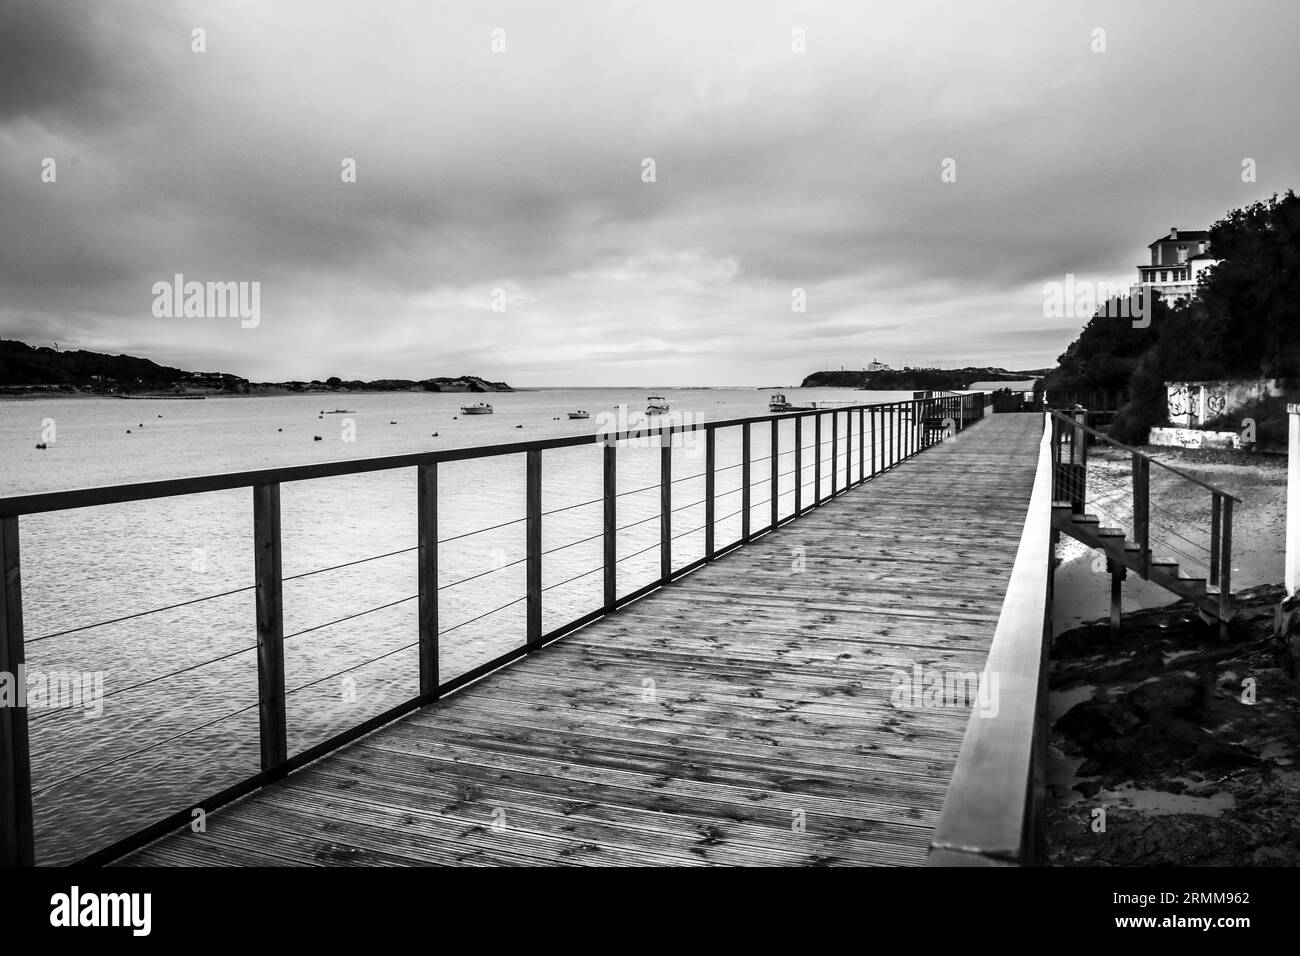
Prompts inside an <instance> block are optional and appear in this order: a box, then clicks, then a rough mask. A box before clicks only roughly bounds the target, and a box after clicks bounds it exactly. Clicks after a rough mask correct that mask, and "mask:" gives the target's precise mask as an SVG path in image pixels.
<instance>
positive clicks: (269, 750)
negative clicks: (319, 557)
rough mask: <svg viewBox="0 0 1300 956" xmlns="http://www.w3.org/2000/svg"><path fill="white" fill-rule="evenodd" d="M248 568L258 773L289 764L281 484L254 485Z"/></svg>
mask: <svg viewBox="0 0 1300 956" xmlns="http://www.w3.org/2000/svg"><path fill="white" fill-rule="evenodd" d="M253 566H254V572H255V574H256V594H257V701H258V703H257V714H258V725H259V727H260V730H261V748H262V770H264V771H271V772H281V773H282V772H283V768H284V765H285V762H286V761H287V760H288V759H289V741H288V726H287V722H286V718H285V706H284V594H283V579H284V574H283V570H282V564H281V560H280V485H279V484H278V483H275V482H272V483H270V484H263V485H254V486H253Z"/></svg>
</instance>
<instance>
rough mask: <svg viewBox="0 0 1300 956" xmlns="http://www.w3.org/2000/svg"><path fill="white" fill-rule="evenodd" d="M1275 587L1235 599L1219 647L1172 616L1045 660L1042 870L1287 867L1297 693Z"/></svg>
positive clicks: (1102, 633) (1299, 850)
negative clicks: (1046, 866)
mask: <svg viewBox="0 0 1300 956" xmlns="http://www.w3.org/2000/svg"><path fill="white" fill-rule="evenodd" d="M1282 594H1283V592H1282V588H1281V587H1278V586H1264V587H1255V588H1251V589H1249V590H1246V591H1242V592H1239V593H1238V595H1237V617H1236V619H1235V620H1234V621H1233V623H1232V627H1231V640H1230V641H1229V642H1228V643H1226V644H1224V643H1220V642H1219V641H1218V638H1217V629H1216V628H1213V627H1210V626H1207V625H1206V624H1204V623H1202V622H1201V620H1200V619H1199V618H1198V617H1197V615H1196V613H1195V611H1194V610H1193V609H1192V608H1191V606H1190V605H1189V604H1187V603H1185V602H1179V603H1177V604H1174V605H1169V606H1166V607H1161V608H1154V609H1149V610H1142V611H1134V612H1130V613H1126V614H1125V618H1124V623H1123V633H1122V634H1121V635H1120V636H1119V637H1118V639H1116V640H1115V641H1114V642H1112V641H1111V639H1110V634H1109V629H1108V625H1107V622H1106V621H1104V620H1103V621H1098V622H1095V623H1090V624H1086V625H1084V626H1082V627H1077V628H1075V629H1073V630H1070V631H1068V632H1066V633H1064V634H1061V635H1060V636H1059V637H1057V638H1056V640H1055V642H1054V644H1053V648H1052V666H1051V677H1050V688H1051V721H1052V724H1051V761H1050V764H1051V766H1050V773H1049V782H1048V797H1047V840H1048V858H1049V861H1050V862H1051V864H1052V865H1055V866H1194V865H1201V866H1258V865H1269V866H1294V865H1298V864H1300V768H1298V767H1297V764H1296V756H1297V755H1296V751H1297V748H1300V683H1297V675H1296V666H1295V659H1294V657H1293V656H1292V655H1291V654H1290V653H1289V652H1288V650H1287V648H1286V647H1285V646H1284V644H1283V643H1282V642H1281V641H1279V640H1278V639H1277V638H1275V637H1274V634H1273V619H1274V613H1275V609H1276V608H1277V606H1278V604H1279V602H1280V601H1281V599H1282Z"/></svg>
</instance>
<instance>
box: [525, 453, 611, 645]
mask: <svg viewBox="0 0 1300 956" xmlns="http://www.w3.org/2000/svg"><path fill="white" fill-rule="evenodd" d="M605 451H606V453H608V452H609V451H610V448H609V446H608V445H607V446H605ZM524 460H525V469H526V470H525V474H524V486H525V490H524V500H525V504H524V508H525V511H524V515H525V519H524V528H525V530H524V539H525V555H526V557H525V564H524V568H525V575H524V579H525V584H524V595H525V602H526V605H527V631H526V633H527V641H528V647H529V648H530V649H536V647H537V646H538V645H539V644H540V643H541V641H542V452H541V449H540V448H537V449H533V450H532V451H529V452H526V453H525V458H524ZM608 493H609V492H608V489H606V494H608ZM605 508H606V524H607V525H608V520H609V519H608V514H609V508H610V505H609V503H608V502H606V504H605ZM606 549H607V553H608V545H606ZM606 574H608V570H607V571H606Z"/></svg>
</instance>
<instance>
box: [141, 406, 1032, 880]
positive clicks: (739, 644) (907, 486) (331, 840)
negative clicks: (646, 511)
mask: <svg viewBox="0 0 1300 956" xmlns="http://www.w3.org/2000/svg"><path fill="white" fill-rule="evenodd" d="M1041 433H1042V416H1041V415H1037V414H1032V415H1031V414H1024V415H1017V414H1007V415H995V416H992V417H990V418H988V419H986V420H984V421H982V422H980V423H979V424H977V425H975V426H974V427H973V428H971V429H970V430H968V431H966V432H964V433H962V434H961V435H960V436H958V438H957V439H956V440H953V441H950V442H947V443H945V444H943V445H940V446H937V447H935V448H932V449H930V450H928V451H926V452H925V453H923V454H921V455H920V456H918V457H917V458H915V459H913V460H912V461H909V462H906V463H904V464H903V465H901V466H900V467H899V468H898V469H896V470H895V471H892V472H889V473H886V474H884V475H881V476H879V477H877V478H876V479H874V480H872V481H870V482H867V483H866V484H864V485H861V486H859V487H858V488H855V489H853V490H852V491H849V492H847V493H845V494H843V495H842V496H841V497H838V498H837V499H835V500H834V501H832V502H828V503H827V504H825V505H823V506H822V507H821V508H820V509H817V510H816V511H814V512H813V513H811V514H809V515H807V516H806V517H803V518H801V519H800V520H798V521H796V522H794V523H792V524H790V525H788V526H786V527H784V528H782V529H780V530H778V531H777V532H776V533H775V534H771V535H767V536H765V537H763V538H761V539H759V540H758V541H756V542H754V543H753V544H751V545H749V546H747V547H744V548H741V549H740V550H738V551H737V552H735V553H733V554H730V555H727V556H726V557H724V558H722V559H721V560H719V561H718V562H717V563H715V564H712V565H709V566H707V567H704V568H702V569H700V570H699V571H697V572H696V573H694V574H692V575H690V576H688V577H687V578H685V579H683V580H682V581H680V582H677V583H675V584H674V585H672V586H671V587H669V588H666V589H663V590H661V591H658V592H656V593H654V594H652V595H650V596H649V597H647V598H645V599H643V600H641V601H639V602H637V603H635V604H632V605H630V606H628V607H627V608H625V609H623V610H621V611H618V612H616V613H615V614H613V615H611V616H609V617H607V618H604V619H602V620H600V621H598V622H596V623H595V624H592V625H591V626H589V627H587V628H585V629H583V630H581V631H578V632H576V633H574V634H571V635H569V636H568V637H566V638H564V639H563V640H561V641H559V642H558V643H556V644H553V645H551V646H550V647H548V648H546V649H544V650H543V651H542V652H540V653H538V654H536V655H533V656H530V657H526V658H524V659H523V660H520V661H518V662H517V663H514V664H512V665H510V666H508V667H506V668H504V669H502V670H499V671H497V672H496V673H494V674H492V675H491V676H489V677H487V678H485V679H484V680H482V681H480V682H478V683H476V684H473V685H471V686H470V687H468V688H466V689H464V690H463V691H461V692H459V693H457V694H454V695H453V696H451V697H448V698H446V699H445V700H443V701H441V702H439V703H438V704H437V705H435V706H431V707H428V708H425V709H423V710H420V711H417V712H416V713H414V714H412V715H410V716H408V717H406V718H404V719H402V720H399V721H397V722H395V723H393V724H390V725H388V726H386V727H384V728H382V729H380V730H378V731H376V732H375V733H374V734H371V735H370V736H368V737H365V738H362V739H361V740H359V741H357V742H356V743H353V744H351V745H349V746H347V747H346V748H344V749H342V750H340V751H338V752H337V753H335V754H332V755H330V756H327V757H325V758H323V759H321V760H319V761H317V762H316V763H313V764H311V765H309V766H308V767H306V768H304V769H303V770H301V771H299V772H298V773H295V774H293V775H292V776H291V777H289V778H288V779H286V780H284V781H281V782H279V783H276V784H273V785H271V786H270V787H267V788H266V789H264V790H261V791H259V792H257V793H255V794H253V795H252V796H250V797H247V798H245V799H244V800H242V801H240V802H238V803H236V804H234V805H232V806H230V807H228V808H226V809H224V810H221V811H219V812H217V813H214V814H212V815H210V816H209V818H208V821H207V832H206V833H202V834H195V833H191V832H189V831H188V830H187V831H184V832H181V833H178V834H175V835H172V836H169V837H166V838H164V839H162V840H159V841H157V842H155V843H153V844H152V845H150V846H148V847H145V848H144V849H143V850H140V851H138V852H136V853H134V854H132V855H131V856H129V857H127V858H126V859H125V860H123V861H121V862H123V863H127V864H135V865H169V864H170V865H255V864H262V865H287V864H305V865H321V864H326V865H328V864H357V865H387V864H399V865H429V864H466V865H492V864H518V865H554V864H607V865H664V864H669V865H672V864H695V865H699V864H763V865H780V864H790V865H827V864H837V865H866V864H921V863H923V862H924V861H925V856H926V850H927V846H928V843H929V840H930V837H931V832H932V830H933V828H934V825H935V822H936V819H937V817H938V814H939V810H940V808H941V806H942V803H943V797H944V793H945V790H946V787H947V783H948V780H949V777H950V776H951V773H952V769H953V765H954V762H955V760H956V756H957V751H958V748H959V746H960V744H961V739H962V735H963V733H964V730H965V726H966V721H967V718H968V716H969V710H968V709H963V708H945V709H938V708H931V709H903V708H899V707H896V706H895V705H894V704H893V703H891V700H890V695H891V690H892V688H893V679H894V676H895V675H896V674H898V673H900V672H901V673H905V674H910V673H911V672H912V669H913V667H914V665H920V666H921V667H923V668H943V669H945V670H957V671H961V672H972V671H979V670H980V669H981V668H982V666H983V663H984V659H985V656H986V654H987V652H988V647H989V643H990V641H991V639H992V636H993V631H994V627H995V625H996V622H997V619H998V613H999V610H1000V608H1001V604H1002V599H1003V595H1004V593H1005V589H1006V582H1007V577H1008V574H1009V572H1010V569H1011V564H1012V561H1013V559H1014V557H1015V551H1016V547H1017V544H1018V542H1019V538H1020V532H1021V527H1022V525H1023V521H1024V515H1025V509H1026V506H1027V503H1028V499H1029V492H1030V488H1031V486H1032V484H1033V477H1034V467H1035V463H1036V460H1037V456H1038V445H1039V439H1040V436H1041ZM800 563H802V570H796V569H797V568H798V567H799V566H800Z"/></svg>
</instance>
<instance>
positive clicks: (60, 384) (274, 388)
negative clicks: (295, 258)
mask: <svg viewBox="0 0 1300 956" xmlns="http://www.w3.org/2000/svg"><path fill="white" fill-rule="evenodd" d="M513 391H514V389H513V388H511V387H510V386H509V385H507V384H506V383H505V382H489V381H487V380H486V379H482V378H479V377H478V376H477V375H456V376H450V377H447V376H442V377H438V378H426V379H406V378H381V379H376V380H374V381H370V382H363V381H360V380H358V379H349V380H344V379H341V378H339V377H338V376H332V377H330V378H327V379H325V380H323V381H322V380H320V379H313V380H312V381H310V382H298V381H291V382H250V381H249V380H248V379H246V378H240V377H239V376H238V375H231V374H230V373H229V372H187V371H185V370H183V369H179V368H171V367H170V366H166V365H159V364H157V363H156V362H152V361H150V360H149V359H146V358H139V357H137V356H133V355H107V354H105V353H103V352H86V351H82V350H80V349H78V350H74V351H66V352H65V351H60V350H58V349H52V348H36V347H33V346H30V345H27V344H26V343H24V342H18V341H14V340H7V339H0V395H49V396H58V395H105V396H108V395H141V394H147V395H171V396H181V395H192V396H195V397H198V396H207V395H222V396H226V395H293V394H297V393H300V392H301V393H311V392H513Z"/></svg>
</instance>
